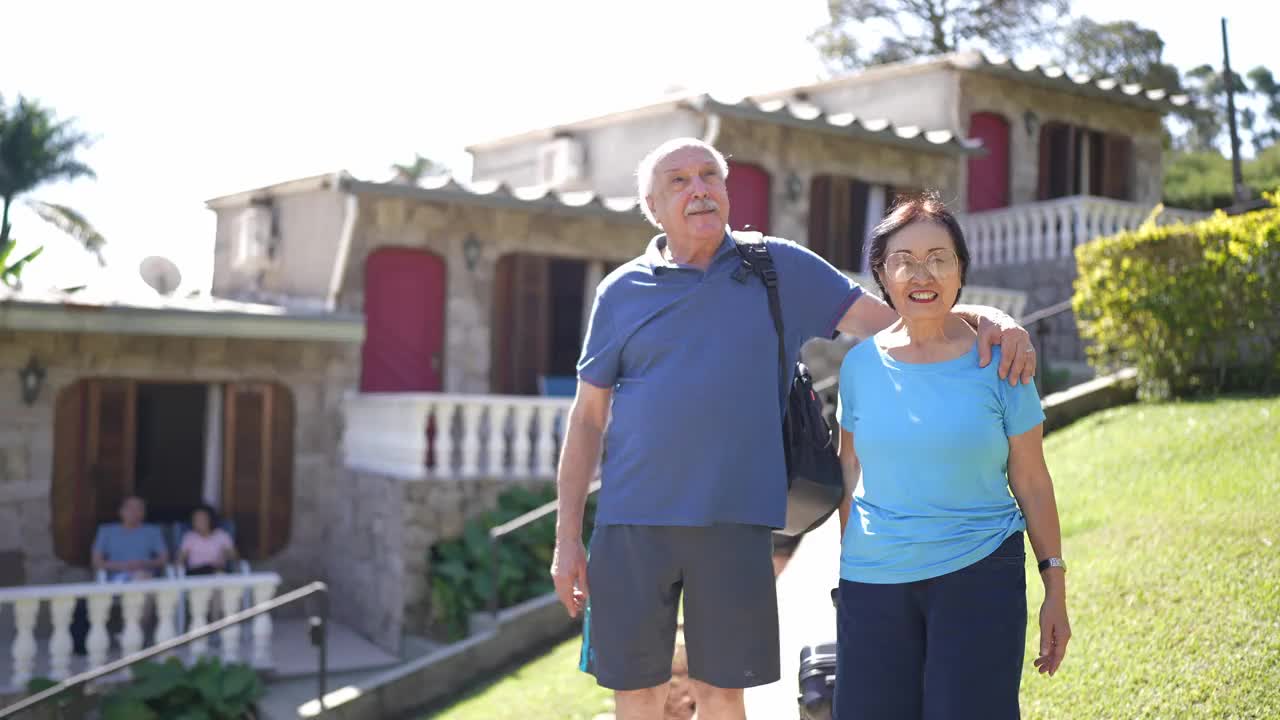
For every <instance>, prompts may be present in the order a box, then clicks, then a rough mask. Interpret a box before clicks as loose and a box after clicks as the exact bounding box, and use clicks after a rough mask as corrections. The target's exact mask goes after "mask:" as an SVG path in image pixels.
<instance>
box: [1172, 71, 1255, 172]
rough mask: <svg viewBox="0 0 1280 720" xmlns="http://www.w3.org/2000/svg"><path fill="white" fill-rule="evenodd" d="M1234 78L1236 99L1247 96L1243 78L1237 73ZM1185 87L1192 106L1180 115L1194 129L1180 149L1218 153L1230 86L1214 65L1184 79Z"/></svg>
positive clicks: (1188, 72)
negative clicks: (1228, 87)
mask: <svg viewBox="0 0 1280 720" xmlns="http://www.w3.org/2000/svg"><path fill="white" fill-rule="evenodd" d="M1231 75H1232V81H1233V83H1234V89H1235V93H1236V97H1237V98H1240V97H1243V96H1246V95H1248V94H1249V87H1248V86H1247V85H1245V83H1244V78H1242V77H1240V74H1239V73H1236V72H1233V73H1231ZM1183 87H1184V88H1185V89H1186V92H1187V94H1188V95H1190V96H1191V102H1190V103H1189V104H1188V106H1187V107H1185V108H1183V109H1182V111H1180V113H1179V114H1180V115H1181V116H1182V117H1183V118H1185V119H1186V120H1187V122H1188V123H1190V125H1191V127H1190V129H1189V130H1188V131H1187V134H1186V135H1185V136H1183V138H1182V139H1181V141H1180V142H1179V143H1177V145H1178V146H1179V148H1180V149H1183V150H1191V151H1197V152H1217V144H1218V139H1219V138H1220V137H1221V135H1222V133H1223V132H1225V131H1226V128H1227V84H1226V82H1225V81H1224V80H1223V77H1222V73H1221V72H1220V71H1219V70H1218V69H1216V68H1214V67H1213V66H1212V65H1199V66H1196V67H1194V68H1191V69H1190V70H1188V71H1187V72H1186V74H1185V75H1184V76H1183ZM1237 102H1238V101H1237Z"/></svg>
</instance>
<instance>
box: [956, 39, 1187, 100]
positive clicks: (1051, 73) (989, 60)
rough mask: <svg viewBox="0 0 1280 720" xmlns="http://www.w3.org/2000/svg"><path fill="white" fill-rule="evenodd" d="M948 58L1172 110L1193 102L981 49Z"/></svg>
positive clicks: (971, 67)
mask: <svg viewBox="0 0 1280 720" xmlns="http://www.w3.org/2000/svg"><path fill="white" fill-rule="evenodd" d="M944 57H945V58H946V60H947V62H948V63H949V64H950V65H951V66H952V67H955V68H958V69H960V70H972V71H975V72H985V73H989V74H992V75H1001V76H1004V77H1009V78H1013V79H1015V80H1024V81H1031V82H1034V83H1037V84H1041V85H1045V86H1046V87H1053V88H1059V89H1067V90H1069V91H1075V92H1078V93H1083V94H1086V95H1091V96H1094V97H1101V98H1107V99H1110V100H1118V101H1120V102H1124V103H1127V104H1131V105H1139V106H1142V107H1146V108H1148V109H1152V110H1161V111H1165V112H1167V111H1169V110H1173V109H1175V108H1179V107H1182V106H1184V105H1186V104H1188V103H1189V102H1190V98H1188V97H1187V96H1186V95H1172V94H1170V93H1169V91H1168V90H1164V89H1160V88H1144V87H1143V86H1142V85H1139V84H1137V83H1122V82H1120V81H1119V80H1116V79H1115V78H1109V77H1100V76H1095V75H1088V74H1072V73H1068V72H1067V71H1066V70H1063V69H1062V68H1060V67H1057V66H1054V65H1034V64H1025V63H1016V62H1014V61H1013V60H1011V59H1010V58H1007V57H1004V56H999V55H986V54H984V53H980V52H963V53H953V54H951V55H948V56H944Z"/></svg>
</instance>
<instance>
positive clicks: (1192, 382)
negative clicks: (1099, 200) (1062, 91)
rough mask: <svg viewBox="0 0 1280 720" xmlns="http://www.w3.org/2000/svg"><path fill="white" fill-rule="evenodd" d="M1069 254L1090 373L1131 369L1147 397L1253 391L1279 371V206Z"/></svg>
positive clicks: (1122, 237)
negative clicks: (1073, 256) (1072, 260)
mask: <svg viewBox="0 0 1280 720" xmlns="http://www.w3.org/2000/svg"><path fill="white" fill-rule="evenodd" d="M1267 197H1268V199H1269V200H1270V201H1271V203H1272V205H1273V207H1270V208H1267V209H1265V210H1260V211H1257V212H1253V213H1248V214H1245V215H1239V216H1235V217H1228V216H1226V215H1225V214H1223V213H1222V212H1218V213H1215V214H1214V215H1213V217H1211V218H1208V219H1206V220H1203V221H1201V222H1197V223H1195V224H1191V225H1187V224H1182V223H1177V224H1172V225H1165V226H1156V225H1155V224H1154V223H1153V222H1147V223H1146V224H1144V225H1143V226H1142V227H1140V228H1138V229H1137V230H1133V231H1127V232H1121V233H1119V234H1117V235H1113V236H1111V237H1106V238H1100V239H1098V240H1096V241H1094V242H1091V243H1088V244H1085V245H1082V246H1080V247H1078V248H1076V263H1077V265H1078V268H1079V275H1078V277H1077V279H1076V282H1075V295H1074V297H1073V299H1072V306H1073V310H1074V311H1075V315H1076V320H1077V323H1078V324H1079V328H1080V335H1081V337H1082V338H1083V339H1085V340H1086V341H1091V345H1090V346H1089V347H1088V353H1089V357H1090V361H1091V362H1092V363H1093V364H1094V365H1095V366H1097V367H1101V368H1114V367H1117V366H1120V365H1134V366H1136V367H1137V370H1138V382H1139V393H1140V395H1141V396H1142V397H1144V398H1148V399H1154V398H1163V397H1168V396H1171V395H1182V394H1187V393H1191V392H1199V391H1205V390H1210V391H1219V390H1222V389H1257V388H1260V387H1261V386H1262V385H1264V384H1268V383H1269V382H1270V381H1271V379H1272V378H1274V377H1275V376H1276V374H1277V372H1278V371H1280V359H1278V358H1277V351H1280V316H1278V314H1277V312H1276V308H1277V307H1280V208H1277V207H1274V206H1275V205H1276V204H1277V201H1278V200H1280V198H1278V196H1277V195H1268V196H1267Z"/></svg>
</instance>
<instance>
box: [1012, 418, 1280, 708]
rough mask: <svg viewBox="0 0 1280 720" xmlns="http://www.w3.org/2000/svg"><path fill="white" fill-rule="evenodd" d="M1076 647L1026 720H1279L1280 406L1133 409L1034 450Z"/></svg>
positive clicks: (1034, 679)
mask: <svg viewBox="0 0 1280 720" xmlns="http://www.w3.org/2000/svg"><path fill="white" fill-rule="evenodd" d="M1045 444H1046V453H1047V455H1048V459H1049V466H1050V469H1051V470H1052V472H1053V478H1054V483H1055V485H1056V488H1057V494H1058V503H1059V510H1060V514H1061V517H1062V523H1063V538H1064V540H1063V542H1064V555H1065V557H1066V558H1067V562H1068V564H1069V566H1070V570H1069V572H1068V573H1067V597H1068V600H1067V602H1068V609H1069V610H1070V612H1071V625H1072V632H1073V635H1074V637H1073V638H1072V641H1071V646H1070V648H1069V650H1068V653H1067V659H1066V661H1065V662H1064V663H1063V666H1062V669H1061V671H1059V673H1058V675H1057V676H1056V677H1053V678H1045V677H1040V676H1039V675H1037V674H1036V673H1034V671H1033V670H1032V669H1031V666H1030V659H1031V658H1033V657H1034V656H1035V654H1036V649H1037V645H1038V643H1039V629H1038V626H1037V624H1036V622H1035V613H1036V612H1037V611H1038V609H1039V601H1040V597H1041V591H1040V583H1039V580H1038V578H1033V577H1030V576H1034V575H1035V572H1034V568H1032V569H1030V570H1029V577H1028V586H1029V587H1030V588H1031V592H1030V600H1031V608H1030V609H1031V611H1032V612H1031V614H1032V617H1031V618H1030V620H1029V625H1028V636H1027V653H1026V657H1027V659H1028V660H1027V663H1028V664H1027V665H1026V667H1027V668H1028V671H1027V672H1026V673H1025V674H1024V676H1023V685H1022V687H1023V690H1022V706H1023V712H1024V715H1025V716H1026V717H1029V718H1148V717H1150V718H1172V717H1204V718H1264V717H1265V718H1272V717H1280V398H1265V399H1259V398H1253V399H1241V398H1228V399H1221V400H1216V401H1212V402H1208V401H1206V402H1186V403H1177V404H1167V405H1154V406H1153V405H1135V406H1130V407H1124V408H1117V409H1113V410H1108V411H1104V412H1101V413H1097V414H1095V415H1091V416H1089V417H1088V418H1086V419H1084V420H1083V421H1081V422H1078V423H1076V424H1074V425H1072V426H1070V427H1068V428H1065V429H1063V430H1062V431H1060V432H1058V433H1054V434H1052V435H1050V436H1049V437H1048V438H1047V439H1046V441H1045Z"/></svg>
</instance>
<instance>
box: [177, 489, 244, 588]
mask: <svg viewBox="0 0 1280 720" xmlns="http://www.w3.org/2000/svg"><path fill="white" fill-rule="evenodd" d="M236 559H237V555H236V545H235V543H234V542H232V540H231V536H230V535H228V534H227V532H226V531H225V530H223V529H222V528H220V527H218V526H217V518H216V517H215V516H214V512H213V508H211V507H209V506H208V505H201V506H200V507H198V508H196V509H195V510H193V511H192V512H191V529H190V530H188V531H187V533H186V534H185V535H183V536H182V544H181V545H180V546H179V548H178V562H179V563H180V564H181V565H182V566H183V567H185V568H186V570H187V574H188V575H213V574H215V573H220V572H226V571H227V570H228V569H229V568H230V567H231V565H232V564H233V563H234V562H235V561H236Z"/></svg>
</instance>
